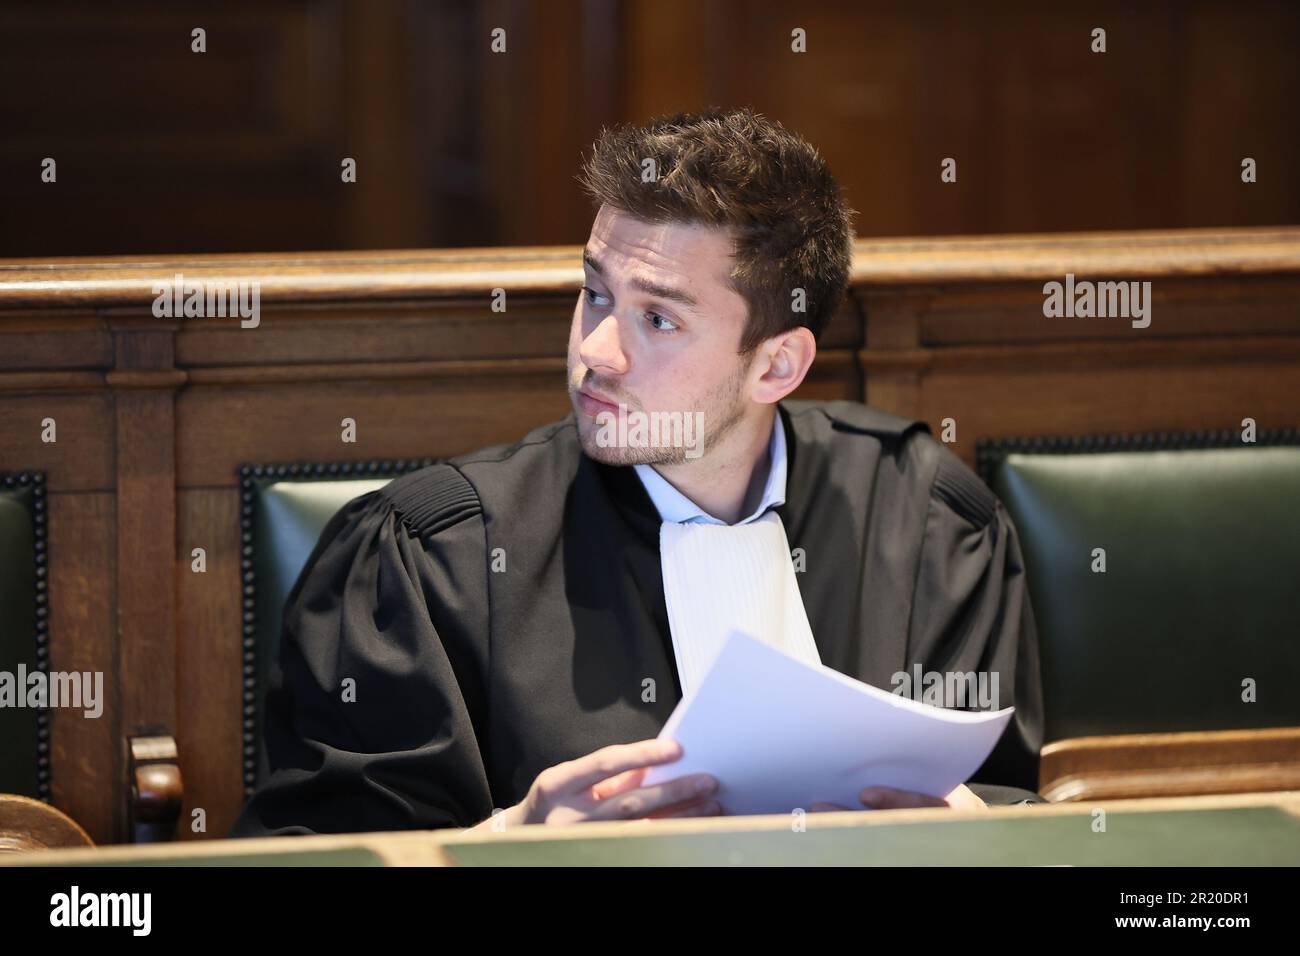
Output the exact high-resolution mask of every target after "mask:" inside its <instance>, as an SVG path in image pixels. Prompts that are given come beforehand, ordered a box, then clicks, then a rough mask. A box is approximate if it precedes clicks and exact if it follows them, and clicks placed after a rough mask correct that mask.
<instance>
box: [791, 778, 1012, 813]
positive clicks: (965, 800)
mask: <svg viewBox="0 0 1300 956" xmlns="http://www.w3.org/2000/svg"><path fill="white" fill-rule="evenodd" d="M858 799H859V800H861V801H862V805H863V806H864V807H866V808H867V809H868V810H906V809H916V808H918V807H951V808H952V809H954V810H987V809H988V804H986V803H985V802H984V801H983V800H981V799H980V798H979V797H977V796H975V794H974V793H972V792H971V789H970V787H968V786H966V785H965V784H962V785H961V786H959V787H958V788H957V789H956V790H954V791H953V792H952V793H950V794H948V796H947V797H931V796H927V795H926V794H924V793H913V792H912V791H910V790H895V789H894V788H893V787H867V789H865V790H863V791H862V793H860V794H858ZM848 809H849V808H848V807H841V806H839V805H838V804H835V803H814V804H813V805H812V806H811V807H809V811H810V812H812V813H829V812H834V811H837V810H848Z"/></svg>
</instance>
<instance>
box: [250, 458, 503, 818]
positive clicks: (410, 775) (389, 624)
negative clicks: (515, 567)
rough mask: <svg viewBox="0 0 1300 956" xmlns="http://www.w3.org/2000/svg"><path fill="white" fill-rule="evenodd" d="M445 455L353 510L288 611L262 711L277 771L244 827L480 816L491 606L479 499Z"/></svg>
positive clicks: (326, 539)
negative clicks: (438, 462)
mask: <svg viewBox="0 0 1300 956" xmlns="http://www.w3.org/2000/svg"><path fill="white" fill-rule="evenodd" d="M476 502H477V499H476V497H475V496H474V494H473V489H472V488H471V487H470V486H469V483H468V482H467V481H466V480H465V479H464V478H463V477H462V476H461V475H460V474H459V472H457V471H456V470H455V469H453V468H451V467H450V466H446V465H436V466H433V467H432V468H427V469H423V470H422V471H420V472H416V473H413V474H412V475H408V476H405V477H403V478H401V479H398V480H397V481H395V482H392V483H390V484H389V485H388V486H386V487H385V488H383V489H381V490H379V491H375V492H372V493H371V494H368V495H364V496H362V497H360V498H357V499H354V500H353V501H351V502H350V503H349V504H347V505H346V506H344V507H343V508H342V509H341V510H340V511H339V512H338V513H337V514H336V515H335V516H334V517H333V518H332V519H331V520H330V522H329V524H328V525H327V526H326V528H325V529H324V531H323V532H322V534H321V537H320V540H319V542H318V543H317V545H316V548H315V550H314V551H313V553H312V555H311V557H310V558H309V560H308V562H307V565H306V567H305V568H304V570H303V572H302V574H301V576H300V577H299V578H298V581H297V583H296V585H295V587H294V589H293V591H292V592H291V594H290V596H289V599H288V601H287V603H286V607H285V612H284V626H283V632H282V639H281V646H280V656H279V665H278V668H277V669H276V672H275V674H274V675H273V677H272V681H271V686H270V689H269V691H268V696H267V701H266V711H265V734H266V746H267V753H268V759H269V763H270V767H271V770H272V773H271V776H270V777H269V779H268V780H266V782H265V783H264V784H263V785H262V786H261V787H259V789H258V790H257V792H256V793H255V794H254V795H253V797H252V799H251V800H250V801H249V802H248V804H247V805H246V806H245V808H244V810H243V813H242V814H241V815H240V817H239V819H238V821H237V823H236V825H235V827H234V830H233V831H232V835H233V836H259V835H271V834H306V833H343V832H358V831H375V830H403V829H425V828H438V827H450V826H459V827H465V826H472V825H473V824H474V823H477V822H478V821H480V820H482V819H485V818H486V817H487V816H489V815H490V814H491V811H492V808H493V803H492V795H491V792H490V787H489V784H488V779H487V773H486V771H485V767H484V760H483V755H482V751H481V749H480V739H479V738H480V732H481V729H482V727H483V726H484V719H485V709H486V700H485V689H484V682H485V677H484V675H485V673H486V664H487V633H488V620H487V615H488V602H487V584H486V573H487V566H486V561H485V555H484V530H483V522H482V516H481V511H480V509H478V508H477V507H476Z"/></svg>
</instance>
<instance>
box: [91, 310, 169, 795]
mask: <svg viewBox="0 0 1300 956" xmlns="http://www.w3.org/2000/svg"><path fill="white" fill-rule="evenodd" d="M112 327H113V331H114V345H115V354H116V358H117V363H116V368H115V369H114V371H112V372H110V373H109V375H108V377H107V380H108V384H109V385H110V386H111V387H113V389H114V404H115V408H116V429H115V434H116V468H117V484H116V487H117V561H116V575H117V621H116V624H117V635H118V661H117V663H118V673H119V675H120V679H121V707H122V709H121V734H122V740H121V741H120V744H119V745H120V746H122V747H123V748H125V747H126V745H127V739H128V738H130V737H134V736H137V735H144V736H153V735H172V734H175V728H176V640H177V631H176V590H175V571H174V569H175V539H176V469H175V416H174V412H173V393H174V391H175V389H176V388H177V387H179V385H180V384H181V383H182V382H183V381H184V378H185V375H184V373H183V372H180V371H178V370H176V369H175V368H173V367H172V360H173V351H172V336H173V334H174V332H175V324H174V323H172V322H169V321H168V322H163V321H159V320H156V319H142V320H141V319H132V318H126V317H121V318H118V319H116V320H114V321H113V323H112ZM128 788H129V783H124V785H123V791H124V792H122V793H121V794H120V795H119V798H128V799H129V796H130V793H129V789H128Z"/></svg>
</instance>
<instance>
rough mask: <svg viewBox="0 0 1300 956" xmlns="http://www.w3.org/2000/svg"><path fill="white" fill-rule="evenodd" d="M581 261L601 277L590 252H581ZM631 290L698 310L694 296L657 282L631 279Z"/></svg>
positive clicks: (599, 265) (601, 272)
mask: <svg viewBox="0 0 1300 956" xmlns="http://www.w3.org/2000/svg"><path fill="white" fill-rule="evenodd" d="M582 261H583V262H584V263H586V264H587V265H589V266H591V271H592V272H594V273H596V275H599V276H603V275H604V274H605V269H604V268H603V267H602V266H601V264H600V261H599V260H598V259H597V258H596V257H595V256H593V255H592V254H591V250H589V249H583V250H582ZM631 285H632V288H634V289H639V290H640V291H642V292H644V293H646V294H647V295H652V296H655V297H656V298H660V299H667V300H668V301H670V302H676V303H678V304H680V305H684V306H686V307H687V308H690V309H698V308H699V305H700V304H699V302H697V301H696V299H695V296H693V295H691V294H690V293H689V292H683V291H682V290H681V289H674V288H673V287H672V286H667V285H660V284H659V283H657V282H650V281H648V280H646V279H632V280H631Z"/></svg>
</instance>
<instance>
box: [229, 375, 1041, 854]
mask: <svg viewBox="0 0 1300 956" xmlns="http://www.w3.org/2000/svg"><path fill="white" fill-rule="evenodd" d="M780 414H781V418H782V423H783V426H784V428H785V430H786V438H787V449H788V454H789V467H788V473H787V487H786V504H785V505H784V506H782V507H781V508H780V509H779V514H780V516H781V520H782V522H783V523H784V525H785V530H786V535H787V537H788V539H789V542H790V546H791V548H792V549H800V548H801V549H803V560H804V562H805V563H806V568H805V570H803V571H800V572H799V573H797V574H796V575H795V577H796V580H797V581H798V584H799V590H800V593H801V595H802V597H803V603H804V607H805V609H806V611H807V615H808V622H809V624H810V625H811V627H812V633H813V635H814V637H815V640H816V643H817V647H818V651H819V652H820V655H821V659H822V662H823V663H824V664H826V665H828V666H830V667H833V668H835V669H836V670H839V671H841V672H843V673H845V674H847V675H849V676H851V677H855V678H857V679H859V680H862V681H865V682H867V683H870V684H874V685H876V686H878V687H881V688H883V689H885V690H893V689H894V685H893V683H891V676H892V675H894V674H895V673H897V672H900V671H906V672H908V673H911V672H912V667H913V664H915V663H920V664H921V665H922V669H923V670H924V671H938V672H947V671H961V672H969V671H975V672H982V671H983V672H990V671H997V672H998V673H999V682H1000V690H1001V701H1000V703H999V706H1007V705H1008V704H1014V705H1015V707H1016V713H1015V715H1014V717H1013V719H1012V720H1011V721H1010V723H1009V724H1008V727H1007V730H1006V732H1005V733H1004V735H1003V737H1002V739H1001V741H1000V742H999V744H998V746H997V748H996V749H995V750H994V752H993V754H992V755H991V756H990V758H989V760H988V761H986V763H985V764H984V766H983V767H981V769H980V771H979V772H977V773H976V775H975V778H974V779H975V780H977V781H982V782H986V783H990V784H995V785H1002V786H991V787H978V786H974V785H972V789H974V790H975V791H976V793H978V794H980V795H981V797H982V798H983V799H985V800H986V801H987V802H990V803H1010V802H1019V801H1020V800H1023V799H1026V798H1031V797H1032V796H1033V795H1032V794H1030V793H1025V792H1018V791H1015V790H1010V789H1007V788H1008V787H1019V788H1028V789H1030V790H1032V789H1033V788H1034V786H1035V785H1036V777H1037V759H1038V757H1037V755H1038V749H1039V745H1040V743H1041V739H1042V692H1041V689H1040V683H1039V670H1038V652H1037V644H1036V639H1035V633H1034V625H1033V618H1032V614H1031V611H1030V607H1029V600H1028V597H1027V591H1026V587H1025V577H1024V569H1023V568H1024V565H1023V561H1022V559H1021V555H1020V548H1019V544H1018V542H1017V539H1016V533H1015V529H1014V528H1013V527H1012V525H1011V522H1010V519H1009V518H1008V517H1007V514H1006V512H1005V511H1004V510H1003V508H1002V506H1001V504H1000V503H999V502H998V501H997V499H996V498H995V497H994V496H993V495H992V493H991V492H990V491H989V490H988V489H987V488H986V487H985V486H984V485H983V483H982V482H980V481H979V479H978V478H976V477H975V476H974V475H973V474H972V473H971V472H970V470H969V469H967V468H966V467H965V465H963V464H962V463H961V462H960V461H959V460H958V459H957V458H956V457H955V456H954V455H952V454H951V453H950V452H949V451H948V450H947V449H946V448H944V447H943V445H941V444H940V443H938V442H936V441H935V440H934V439H933V438H931V437H930V435H929V434H928V432H927V429H926V427H925V425H924V424H923V423H920V422H911V421H907V420H904V419H900V418H897V417H894V416H892V415H888V414H886V413H883V412H880V411H878V410H876V409H872V408H869V407H866V406H863V405H859V404H856V403H851V402H799V401H787V402H783V403H781V406H780ZM659 525H660V520H659V516H658V513H657V512H656V510H655V508H654V505H653V504H652V503H651V501H650V498H649V496H648V495H647V494H646V492H645V490H644V488H643V487H642V485H641V482H640V479H639V478H637V476H636V473H635V471H634V470H633V469H631V468H627V467H623V468H614V467H609V466H605V465H601V464H599V463H597V462H594V461H593V460H592V459H590V458H588V457H587V456H586V455H584V454H583V453H582V450H581V445H580V444H579V441H578V436H577V430H576V427H575V425H574V422H573V419H572V416H570V417H569V418H567V419H565V420H564V421H561V422H557V423H554V424H552V425H547V426H544V427H542V428H539V429H537V430H535V431H533V432H531V433H530V434H529V435H528V436H526V437H525V438H523V439H522V440H521V441H519V442H518V443H517V444H514V445H511V446H508V447H506V446H502V447H498V448H493V449H488V450H485V451H481V452H476V453H473V454H469V455H465V456H462V457H460V458H455V459H452V460H450V461H449V462H447V463H444V464H437V465H434V466H432V467H429V468H425V469H423V470H421V471H418V472H415V473H412V474H409V475H406V476H403V477H401V478H398V479H396V480H394V481H393V482H391V483H390V484H388V485H387V486H386V487H384V488H383V489H381V490H378V491H375V492H372V493H370V494H367V495H364V496H362V497H359V498H357V499H355V500H353V501H351V502H350V503H348V504H347V505H345V506H344V507H343V508H342V509H341V510H340V511H339V512H338V513H337V514H336V515H335V516H334V518H333V519H331V521H330V522H329V524H328V525H327V527H326V528H325V530H324V531H323V532H322V534H321V537H320V541H319V542H318V544H317V545H316V548H315V550H314V551H313V553H312V555H311V557H310V558H309V560H308V562H307V565H306V567H305V568H304V570H303V573H302V575H301V576H300V577H299V579H298V582H297V584H296V585H295V587H294V589H293V591H292V593H291V594H290V596H289V599H288V603H287V606H286V609H285V617H284V632H283V640H282V647H281V655H280V663H279V667H278V669H277V671H276V674H275V675H274V676H273V679H272V684H271V689H270V691H269V693H268V699H267V710H266V735H267V739H266V742H267V750H268V754H269V759H270V765H271V768H272V770H273V773H272V775H271V776H270V778H269V779H268V780H267V782H266V783H265V784H264V785H263V786H262V787H261V788H260V789H259V790H258V791H257V792H256V794H255V795H254V796H253V798H252V799H251V800H250V802H249V804H248V806H246V807H245V808H244V812H243V814H242V815H241V817H240V819H239V821H238V822H237V824H236V826H235V830H234V834H235V835H238V836H245V835H247V836H251V835H265V834H268V833H331V832H348V831H365V830H399V829H410V828H435V827H445V826H458V827H467V826H472V825H473V824H475V823H477V822H479V821H481V820H483V819H485V818H486V817H488V816H489V815H490V814H491V812H492V810H493V809H494V808H496V807H507V806H510V805H512V804H515V803H518V802H519V801H520V800H521V799H522V798H523V797H524V795H525V794H526V793H527V791H528V788H529V786H530V784H531V783H532V782H533V779H534V778H535V777H536V776H537V774H538V773H539V772H540V771H542V770H543V769H545V768H547V767H550V766H553V765H554V764H557V763H561V762H563V761H566V760H572V759H574V758H576V757H580V756H583V755H585V754H588V753H591V752H592V751H594V750H597V749H599V748H601V747H604V746H606V745H609V744H615V743H629V742H632V741H637V740H644V739H646V738H650V737H654V736H656V735H657V734H658V732H659V730H660V728H661V727H662V726H663V724H664V722H665V721H666V720H667V719H668V716H669V714H670V713H671V712H672V710H673V708H674V706H675V705H676V704H677V702H678V700H679V699H680V696H681V690H680V685H679V683H678V677H677V673H676V666H675V662H674V655H673V650H672V639H671V634H670V631H669V626H668V615H667V610H666V606H665V602H664V592H663V580H662V574H661V570H660V559H659ZM718 573H719V574H720V575H722V574H725V573H726V569H725V568H719V569H718ZM347 678H351V679H352V680H353V681H354V682H355V683H354V685H352V686H354V688H355V700H354V701H345V700H344V699H343V698H344V693H343V682H344V681H345V679H347ZM646 678H652V679H653V680H654V682H655V687H656V689H657V693H656V695H655V696H656V699H655V700H654V701H652V702H644V701H643V688H644V686H645V685H644V684H643V682H644V681H645V679H646Z"/></svg>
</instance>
